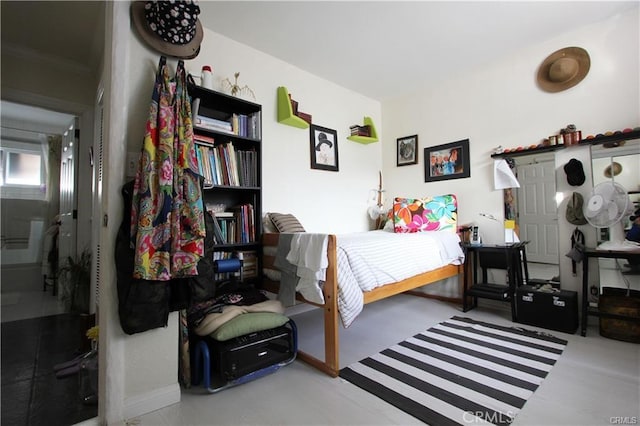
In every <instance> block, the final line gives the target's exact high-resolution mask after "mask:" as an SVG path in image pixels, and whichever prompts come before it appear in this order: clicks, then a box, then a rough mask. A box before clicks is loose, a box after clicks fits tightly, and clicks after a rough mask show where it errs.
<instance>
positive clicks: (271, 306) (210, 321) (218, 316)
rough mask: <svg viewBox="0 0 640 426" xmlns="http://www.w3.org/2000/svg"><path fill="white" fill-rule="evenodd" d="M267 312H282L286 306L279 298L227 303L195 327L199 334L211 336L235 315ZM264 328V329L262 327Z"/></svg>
mask: <svg viewBox="0 0 640 426" xmlns="http://www.w3.org/2000/svg"><path fill="white" fill-rule="evenodd" d="M250 312H251V313H254V312H267V313H276V314H282V313H283V312H284V307H283V306H282V303H280V301H278V300H265V301H264V302H259V303H254V304H253V305H227V306H225V307H223V308H222V312H212V313H210V314H207V316H206V317H204V318H203V320H202V321H201V322H200V324H199V325H198V326H197V327H196V328H194V329H193V331H194V332H195V333H196V334H197V335H198V336H210V335H211V333H213V332H214V331H216V330H217V329H218V328H219V327H222V326H223V325H224V324H226V323H227V322H229V321H231V320H233V319H234V318H235V317H238V316H240V315H244V314H246V313H250ZM261 330H264V329H261Z"/></svg>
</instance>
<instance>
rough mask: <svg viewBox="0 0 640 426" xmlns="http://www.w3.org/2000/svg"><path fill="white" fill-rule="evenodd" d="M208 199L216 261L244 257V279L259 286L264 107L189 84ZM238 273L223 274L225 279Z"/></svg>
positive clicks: (198, 152)
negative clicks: (212, 219)
mask: <svg viewBox="0 0 640 426" xmlns="http://www.w3.org/2000/svg"><path fill="white" fill-rule="evenodd" d="M188 90H189V95H190V97H191V100H192V114H193V132H194V141H195V144H196V154H197V158H198V167H199V170H200V175H201V176H202V177H203V178H204V190H203V201H204V204H205V207H206V210H207V212H209V213H210V214H211V215H212V216H213V218H214V222H215V228H216V229H215V232H214V240H215V246H214V255H213V259H214V260H225V259H233V258H238V259H242V278H243V281H244V282H246V283H250V284H254V285H256V286H258V285H259V282H258V280H259V278H260V277H261V276H262V274H261V272H260V270H261V265H260V259H261V252H262V248H261V237H262V188H261V186H262V177H261V176H262V170H261V156H262V107H261V106H260V105H258V104H256V103H253V102H249V101H245V100H243V99H239V98H236V97H233V96H229V95H227V94H224V93H219V92H216V91H213V90H210V89H206V88H203V87H201V86H197V85H189V88H188ZM233 275H235V276H239V275H240V274H238V273H220V274H217V275H216V279H217V280H218V279H219V280H226V279H229V278H231V277H232V276H233Z"/></svg>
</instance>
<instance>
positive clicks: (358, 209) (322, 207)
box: [128, 30, 382, 232]
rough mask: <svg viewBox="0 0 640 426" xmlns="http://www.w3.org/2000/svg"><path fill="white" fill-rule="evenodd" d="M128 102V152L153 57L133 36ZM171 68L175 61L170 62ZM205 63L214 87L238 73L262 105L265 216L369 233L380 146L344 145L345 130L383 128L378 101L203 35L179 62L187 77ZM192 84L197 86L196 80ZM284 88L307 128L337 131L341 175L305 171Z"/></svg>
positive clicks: (134, 144)
mask: <svg viewBox="0 0 640 426" xmlns="http://www.w3.org/2000/svg"><path fill="white" fill-rule="evenodd" d="M131 58H132V61H131V70H130V74H129V75H130V77H131V86H130V87H131V89H130V90H131V95H132V96H131V97H130V98H129V110H130V116H129V120H128V133H129V135H130V136H129V137H128V147H129V148H128V149H129V151H131V152H136V153H137V152H139V151H140V146H141V142H142V137H143V131H144V120H145V119H146V116H147V110H148V103H149V99H150V96H151V89H152V85H153V78H154V72H155V70H156V68H157V62H158V58H159V55H157V54H155V53H154V52H150V51H149V50H147V48H146V46H144V45H142V44H141V43H139V42H138V39H137V38H134V39H132V52H131ZM170 63H171V68H172V69H175V64H176V61H175V60H173V61H170ZM202 65H211V66H212V67H213V73H214V89H215V90H219V91H223V92H226V93H228V92H229V91H228V90H227V89H226V88H225V87H224V86H223V85H222V80H224V79H225V78H229V79H230V80H231V81H233V74H234V73H235V72H240V78H239V84H240V85H241V86H244V85H245V84H246V85H248V86H249V87H250V88H251V89H252V90H253V92H254V93H255V96H256V99H255V100H254V99H252V98H251V97H250V96H249V95H243V96H241V97H243V98H245V99H247V100H250V101H253V102H256V103H258V104H260V105H262V108H263V109H262V134H263V138H262V144H263V148H262V155H263V157H262V182H263V211H264V212H269V211H275V212H282V213H294V214H295V215H296V216H297V217H298V218H299V219H300V221H301V222H302V224H303V225H304V226H305V228H306V229H307V230H308V231H312V232H323V231H324V232H352V231H364V230H367V229H369V226H370V224H369V221H368V218H367V215H366V209H367V198H368V194H369V190H370V189H373V188H375V187H376V186H377V182H378V171H379V170H380V168H381V165H382V162H381V158H380V153H381V144H380V143H375V144H370V145H362V144H358V143H355V142H351V141H348V140H347V139H346V137H347V136H348V132H349V126H350V125H352V124H357V123H359V124H362V119H363V117H364V116H365V115H366V116H370V117H372V118H373V120H374V123H376V127H377V128H378V131H379V132H380V131H381V130H382V122H381V106H380V103H379V102H377V101H374V100H372V99H369V98H366V97H364V96H362V95H359V94H357V93H355V92H352V91H349V90H346V89H344V88H342V87H340V86H338V85H336V84H334V83H331V82H329V81H327V80H323V79H321V78H318V77H316V76H313V75H311V74H309V73H307V72H305V71H302V70H300V69H298V68H295V67H293V66H291V65H289V64H287V63H285V62H282V61H280V60H278V59H276V58H273V57H270V56H268V55H266V54H264V53H262V52H260V51H257V50H255V49H252V48H250V47H248V46H245V45H242V44H239V43H237V42H235V41H233V40H230V39H228V38H226V37H224V36H221V35H219V34H216V33H214V32H212V31H208V30H205V37H204V41H203V43H202V46H201V51H200V54H199V55H198V57H197V58H195V59H194V60H189V61H185V66H186V68H187V71H188V72H191V73H192V74H194V75H199V74H200V70H201V68H202ZM196 81H199V80H197V79H196ZM278 86H286V87H287V88H288V89H289V92H290V93H291V94H292V96H293V97H294V99H296V100H297V101H298V102H299V103H300V110H301V111H304V112H307V113H309V114H311V115H312V116H313V123H314V124H317V125H320V126H323V127H328V128H330V129H334V130H337V132H338V155H339V169H340V170H339V172H329V171H322V170H312V169H311V168H310V153H309V130H308V129H307V130H303V129H298V128H294V127H291V126H286V125H282V124H279V123H278V122H277V119H276V116H277V108H276V90H277V87H278Z"/></svg>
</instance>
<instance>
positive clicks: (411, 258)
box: [296, 230, 464, 327]
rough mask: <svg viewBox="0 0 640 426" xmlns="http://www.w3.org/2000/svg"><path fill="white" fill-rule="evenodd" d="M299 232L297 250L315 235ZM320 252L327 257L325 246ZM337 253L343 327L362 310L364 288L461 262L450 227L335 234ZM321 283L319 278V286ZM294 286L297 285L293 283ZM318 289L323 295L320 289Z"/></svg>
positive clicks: (459, 251) (460, 253) (456, 238)
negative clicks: (402, 232)
mask: <svg viewBox="0 0 640 426" xmlns="http://www.w3.org/2000/svg"><path fill="white" fill-rule="evenodd" d="M299 235H300V238H298V239H297V242H296V244H297V248H296V250H300V245H304V244H305V240H306V239H309V241H311V239H313V238H316V237H313V236H312V235H313V234H308V235H307V236H305V234H304V233H301V234H299ZM315 235H317V234H315ZM320 255H321V256H324V257H326V246H325V252H324V253H321V254H320ZM337 257H338V309H339V311H340V317H341V319H342V323H343V325H344V326H345V327H348V326H349V325H351V323H352V322H353V320H354V319H355V318H356V317H357V316H358V314H359V313H360V312H361V311H362V309H363V306H364V303H363V301H364V298H363V294H362V292H363V291H369V290H372V289H374V288H376V287H380V286H383V285H385V284H389V283H394V282H397V281H400V280H403V279H406V278H409V277H412V276H414V275H418V274H421V273H424V272H428V271H432V270H434V269H437V268H440V267H443V266H446V265H450V264H453V265H461V264H462V263H463V262H464V252H463V251H462V249H461V247H460V238H459V237H458V235H457V234H455V233H453V232H451V231H432V232H418V233H413V234H406V233H405V234H400V233H398V234H396V233H393V232H388V231H384V230H379V231H369V232H358V233H350V234H338V235H337ZM425 284H426V283H425ZM321 285H322V282H319V283H318V289H320V288H321ZM296 290H300V289H298V287H296ZM318 293H319V294H320V297H322V292H321V290H319V291H318ZM320 302H322V301H320Z"/></svg>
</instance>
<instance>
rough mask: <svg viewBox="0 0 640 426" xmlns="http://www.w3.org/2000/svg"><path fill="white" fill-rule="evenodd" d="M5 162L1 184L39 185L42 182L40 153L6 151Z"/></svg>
mask: <svg viewBox="0 0 640 426" xmlns="http://www.w3.org/2000/svg"><path fill="white" fill-rule="evenodd" d="M6 157H7V158H6V162H5V164H6V165H5V167H4V170H5V171H6V173H5V174H4V176H3V178H2V181H3V185H4V184H5V183H6V184H7V185H12V184H13V185H29V186H40V185H41V184H42V173H41V171H42V158H41V157H40V154H32V153H26V152H6Z"/></svg>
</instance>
